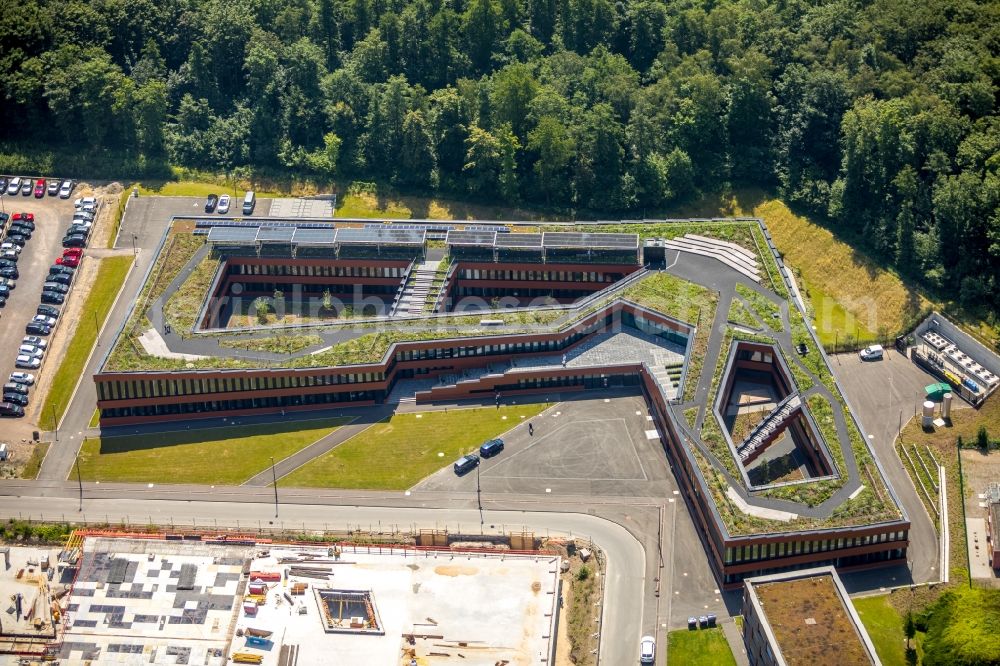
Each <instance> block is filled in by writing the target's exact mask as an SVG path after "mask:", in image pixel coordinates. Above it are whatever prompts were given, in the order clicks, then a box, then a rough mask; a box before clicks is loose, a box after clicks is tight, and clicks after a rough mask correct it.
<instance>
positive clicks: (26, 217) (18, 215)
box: [10, 212, 35, 229]
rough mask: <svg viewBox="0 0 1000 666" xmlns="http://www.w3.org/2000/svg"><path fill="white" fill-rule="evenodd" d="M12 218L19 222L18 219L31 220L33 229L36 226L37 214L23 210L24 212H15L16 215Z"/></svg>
mask: <svg viewBox="0 0 1000 666" xmlns="http://www.w3.org/2000/svg"><path fill="white" fill-rule="evenodd" d="M10 219H11V220H12V221H14V222H17V221H18V220H20V221H21V222H31V228H32V229H34V228H35V214H34V213H23V212H22V213H14V215H13V216H12V217H11V218H10Z"/></svg>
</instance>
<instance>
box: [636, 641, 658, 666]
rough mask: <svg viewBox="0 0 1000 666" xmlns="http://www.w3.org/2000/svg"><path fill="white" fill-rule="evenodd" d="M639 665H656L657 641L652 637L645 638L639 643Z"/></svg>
mask: <svg viewBox="0 0 1000 666" xmlns="http://www.w3.org/2000/svg"><path fill="white" fill-rule="evenodd" d="M639 663H640V664H653V663H656V639H655V638H653V637H652V636H643V637H642V639H641V640H640V641H639Z"/></svg>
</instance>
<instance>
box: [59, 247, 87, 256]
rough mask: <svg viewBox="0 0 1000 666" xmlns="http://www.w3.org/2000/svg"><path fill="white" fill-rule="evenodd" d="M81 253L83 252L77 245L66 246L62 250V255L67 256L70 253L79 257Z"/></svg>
mask: <svg viewBox="0 0 1000 666" xmlns="http://www.w3.org/2000/svg"><path fill="white" fill-rule="evenodd" d="M81 254H83V249H82V248H79V247H68V248H66V249H65V250H63V251H62V256H64V257H68V256H70V255H74V256H77V257H79V256H80V255H81Z"/></svg>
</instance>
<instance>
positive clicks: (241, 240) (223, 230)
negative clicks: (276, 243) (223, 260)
mask: <svg viewBox="0 0 1000 666" xmlns="http://www.w3.org/2000/svg"><path fill="white" fill-rule="evenodd" d="M208 242H209V243H237V244H241V245H252V244H253V243H256V242H257V227H212V228H211V229H210V230H209V232H208Z"/></svg>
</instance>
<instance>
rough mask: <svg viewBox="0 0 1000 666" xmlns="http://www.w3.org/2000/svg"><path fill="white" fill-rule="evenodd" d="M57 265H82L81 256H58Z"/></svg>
mask: <svg viewBox="0 0 1000 666" xmlns="http://www.w3.org/2000/svg"><path fill="white" fill-rule="evenodd" d="M56 265H58V266H65V267H67V268H76V267H77V266H79V265H80V257H78V256H73V255H70V256H68V257H58V258H57V259H56Z"/></svg>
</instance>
